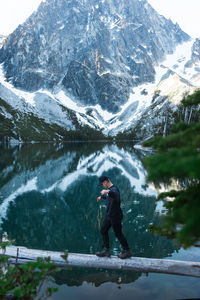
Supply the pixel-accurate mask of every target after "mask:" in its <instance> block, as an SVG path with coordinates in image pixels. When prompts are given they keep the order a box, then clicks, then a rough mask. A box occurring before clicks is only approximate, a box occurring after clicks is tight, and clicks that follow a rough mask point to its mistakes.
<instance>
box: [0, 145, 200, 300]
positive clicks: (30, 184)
mask: <svg viewBox="0 0 200 300" xmlns="http://www.w3.org/2000/svg"><path fill="white" fill-rule="evenodd" d="M146 155H148V153H147V152H144V151H142V150H136V149H134V147H133V144H132V143H128V142H126V143H117V144H112V143H110V144H109V143H108V144H106V143H104V142H96V143H92V142H90V143H89V142H88V143H87V142H85V143H78V142H77V143H65V144H53V143H41V144H37V143H36V144H22V145H17V146H12V147H3V146H1V148H0V157H1V159H0V235H1V236H2V235H3V234H4V235H5V234H6V235H7V236H8V238H9V239H15V245H18V246H25V247H28V248H34V249H43V250H55V251H63V250H67V251H69V252H74V253H90V254H94V253H95V252H96V251H98V250H100V249H101V246H102V239H101V234H100V231H99V230H100V225H101V223H102V220H103V218H104V215H105V202H104V200H102V201H101V202H100V203H97V201H96V198H97V196H99V195H100V190H101V188H100V187H99V186H98V177H99V176H101V175H108V176H109V177H110V179H111V181H112V182H113V183H114V184H116V185H117V186H118V187H119V189H120V192H121V206H122V210H123V213H124V218H123V232H124V234H125V236H126V238H127V240H128V242H129V245H130V248H131V251H132V253H133V256H139V257H151V258H168V259H178V260H191V261H200V250H199V249H198V248H190V249H188V250H183V249H182V248H180V246H179V245H177V244H176V243H175V242H174V241H172V240H168V239H166V238H161V237H158V236H154V235H152V234H151V233H149V232H148V230H147V227H148V225H149V224H151V223H152V222H156V223H159V221H160V217H161V215H162V214H163V213H164V210H163V207H162V203H158V204H156V202H155V201H154V199H155V197H156V195H157V191H156V189H155V187H154V185H153V184H150V183H147V182H146V171H145V169H144V166H143V164H142V159H143V158H144V156H146ZM110 246H111V250H112V254H113V255H117V254H118V253H119V251H120V250H121V249H120V245H119V242H118V241H117V240H116V238H115V236H114V234H113V232H112V229H111V230H110ZM54 285H55V286H58V287H59V291H58V292H57V293H55V294H54V295H53V296H52V297H50V298H49V299H55V300H58V299H70V300H71V299H72V300H73V299H81V300H84V299H87V300H88V299H102V297H105V299H110V300H112V299H124V298H126V299H148V300H151V299H152V300H156V299H162V300H163V299H168V300H169V299H189V298H190V299H191V298H198V297H199V298H200V279H197V278H191V277H183V276H174V275H165V274H143V273H140V272H130V271H129V272H126V271H111V270H108V271H106V270H95V269H82V268H80V269H79V268H77V269H76V268H72V269H70V270H62V271H61V272H60V273H58V274H56V276H55V284H54Z"/></svg>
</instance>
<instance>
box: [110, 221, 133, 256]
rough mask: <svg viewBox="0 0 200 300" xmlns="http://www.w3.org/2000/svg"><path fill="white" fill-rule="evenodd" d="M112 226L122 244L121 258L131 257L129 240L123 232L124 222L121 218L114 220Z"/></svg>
mask: <svg viewBox="0 0 200 300" xmlns="http://www.w3.org/2000/svg"><path fill="white" fill-rule="evenodd" d="M112 227H113V230H114V232H115V235H116V237H117V238H118V240H119V242H120V244H121V245H122V248H123V251H122V253H120V254H119V255H118V257H119V258H122V259H124V258H129V257H131V256H132V253H131V252H130V249H129V246H128V242H127V240H126V238H125V236H124V235H123V233H122V224H121V220H117V221H114V222H112Z"/></svg>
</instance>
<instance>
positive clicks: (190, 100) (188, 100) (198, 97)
mask: <svg viewBox="0 0 200 300" xmlns="http://www.w3.org/2000/svg"><path fill="white" fill-rule="evenodd" d="M182 104H183V105H184V106H192V105H195V106H196V105H198V104H200V90H197V91H196V92H195V93H194V94H192V95H188V96H187V97H185V98H184V99H183V100H182Z"/></svg>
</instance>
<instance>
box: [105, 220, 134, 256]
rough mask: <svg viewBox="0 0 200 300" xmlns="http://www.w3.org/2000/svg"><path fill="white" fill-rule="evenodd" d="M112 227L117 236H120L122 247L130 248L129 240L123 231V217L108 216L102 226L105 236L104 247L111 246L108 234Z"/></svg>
mask: <svg viewBox="0 0 200 300" xmlns="http://www.w3.org/2000/svg"><path fill="white" fill-rule="evenodd" d="M110 227H112V228H113V230H114V233H115V235H116V237H117V238H118V240H119V242H120V244H121V245H122V248H123V249H124V250H128V249H129V246H128V243H127V240H126V238H125V236H124V235H123V233H122V223H121V218H119V219H113V220H112V219H110V218H108V217H105V219H104V221H103V224H102V226H101V234H102V236H103V247H105V248H107V249H108V248H109V247H110V246H109V235H108V230H109V229H110Z"/></svg>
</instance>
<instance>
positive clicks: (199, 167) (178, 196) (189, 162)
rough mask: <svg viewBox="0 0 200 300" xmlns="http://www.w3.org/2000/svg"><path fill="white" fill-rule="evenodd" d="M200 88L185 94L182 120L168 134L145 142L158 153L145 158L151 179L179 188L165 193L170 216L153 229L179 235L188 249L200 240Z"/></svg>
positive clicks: (178, 115) (170, 236) (161, 197)
mask: <svg viewBox="0 0 200 300" xmlns="http://www.w3.org/2000/svg"><path fill="white" fill-rule="evenodd" d="M199 104H200V90H197V91H196V92H195V93H194V94H192V95H189V96H187V97H185V98H184V99H183V100H182V104H181V106H180V108H179V110H178V113H177V120H178V121H179V122H178V123H176V124H174V126H173V129H172V133H171V134H170V135H168V136H166V137H164V138H163V137H159V136H157V137H154V138H153V139H151V140H149V141H147V142H145V143H144V146H148V147H149V146H151V147H153V148H154V149H156V152H155V153H154V154H153V155H152V156H149V157H147V158H146V159H145V160H144V164H145V165H146V167H147V170H148V180H149V181H153V182H154V183H155V184H156V185H158V186H159V185H160V184H166V185H167V186H168V187H169V186H170V184H171V183H172V182H174V181H176V182H177V189H176V190H169V191H168V192H165V193H161V194H160V195H159V196H158V198H157V200H158V201H159V200H161V199H162V200H164V203H165V204H164V206H165V207H166V215H165V216H164V218H163V219H162V224H161V225H159V226H158V225H155V224H154V225H151V226H150V227H149V230H150V231H151V232H154V233H157V234H160V235H165V236H167V237H169V238H176V239H177V240H178V241H179V242H180V243H181V244H182V246H183V247H184V248H187V247H189V246H191V245H194V244H196V243H197V242H198V241H200V122H199V121H200V114H199Z"/></svg>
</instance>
